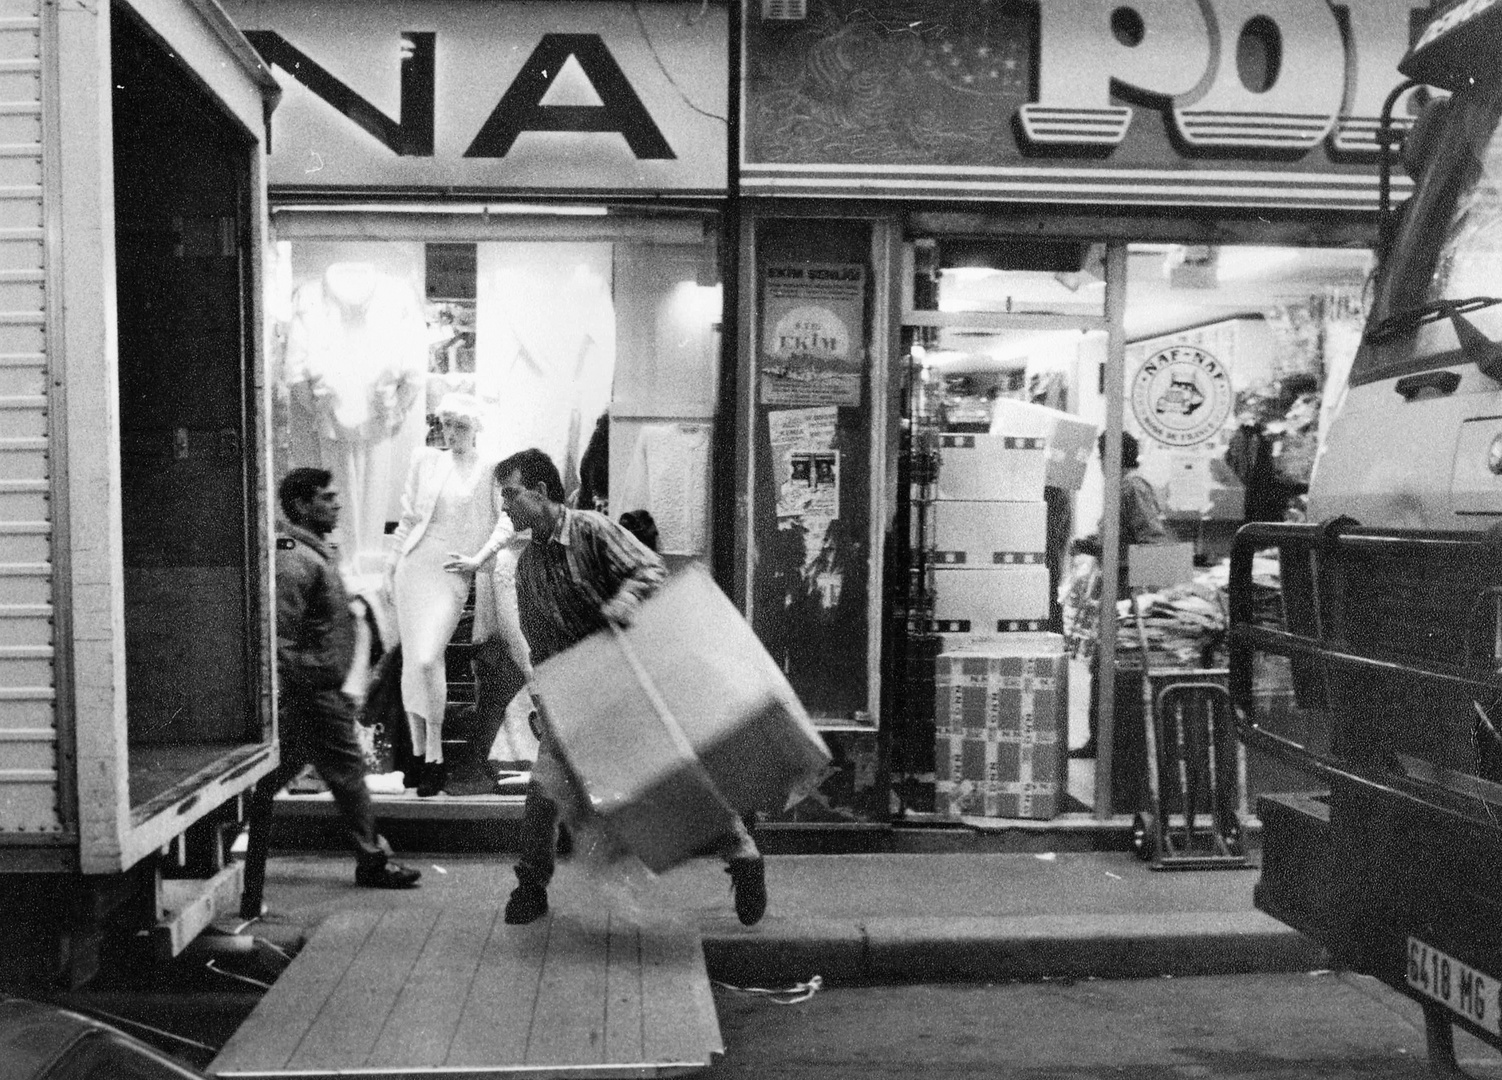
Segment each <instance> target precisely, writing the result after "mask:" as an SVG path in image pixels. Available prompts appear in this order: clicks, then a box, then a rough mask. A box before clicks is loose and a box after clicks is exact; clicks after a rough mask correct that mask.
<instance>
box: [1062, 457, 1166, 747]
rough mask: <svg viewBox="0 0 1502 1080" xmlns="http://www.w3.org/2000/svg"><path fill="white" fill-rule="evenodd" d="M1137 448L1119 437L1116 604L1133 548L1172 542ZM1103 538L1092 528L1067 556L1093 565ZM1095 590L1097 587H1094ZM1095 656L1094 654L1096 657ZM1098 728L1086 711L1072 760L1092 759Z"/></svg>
mask: <svg viewBox="0 0 1502 1080" xmlns="http://www.w3.org/2000/svg"><path fill="white" fill-rule="evenodd" d="M1096 445H1097V446H1098V448H1099V450H1100V455H1101V460H1105V454H1106V437H1105V435H1104V434H1102V435H1101V436H1100V438H1099V440H1097V443H1096ZM1139 453H1140V448H1139V445H1138V443H1137V439H1136V437H1135V436H1133V435H1132V434H1131V432H1128V431H1123V432H1122V433H1121V518H1120V526H1119V528H1120V539H1119V540H1118V542H1117V548H1116V553H1117V563H1116V565H1117V574H1116V598H1117V599H1118V600H1125V599H1129V598H1130V597H1131V595H1132V591H1131V583H1130V582H1129V580H1128V578H1127V554H1128V552H1129V551H1130V549H1131V548H1132V546H1133V545H1134V544H1170V543H1172V542H1173V540H1174V536H1173V533H1172V532H1171V531H1170V530H1169V527H1168V519H1167V518H1166V516H1165V515H1164V513H1163V504H1162V502H1160V501H1159V499H1158V492H1157V490H1156V489H1155V488H1154V487H1153V485H1152V483H1151V482H1150V481H1149V480H1148V479H1147V477H1145V476H1143V475H1142V474H1141V473H1140V472H1139V471H1138V454H1139ZM1102 535H1104V523H1102V524H1101V525H1100V526H1097V527H1096V530H1095V532H1094V533H1093V534H1092V535H1090V536H1083V537H1080V538H1079V539H1077V540H1075V541H1074V543H1073V544H1071V545H1070V552H1071V553H1072V554H1075V555H1090V556H1093V557H1094V558H1095V559H1096V560H1097V561H1099V560H1100V559H1101V558H1102V557H1103V553H1102V549H1101V539H1100V538H1101V536H1102ZM1095 587H1096V589H1099V587H1100V586H1099V584H1098V583H1097V585H1096V586H1095ZM1097 655H1098V654H1097ZM1097 663H1098V660H1096V659H1092V660H1091V677H1090V682H1091V686H1092V695H1091V696H1092V698H1093V699H1094V700H1096V701H1099V700H1100V698H1099V695H1098V694H1096V693H1095V692H1094V687H1095V686H1096V685H1097V684H1098V682H1099V677H1100V673H1099V671H1098V670H1096V665H1097ZM1098 727H1099V717H1098V716H1097V715H1096V711H1095V709H1093V708H1092V709H1091V710H1090V736H1089V738H1088V739H1087V740H1086V742H1085V744H1084V745H1083V746H1079V747H1076V748H1075V749H1073V750H1071V751H1069V756H1070V757H1072V758H1093V757H1094V756H1095V745H1096V731H1097V729H1098Z"/></svg>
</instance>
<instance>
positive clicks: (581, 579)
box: [495, 449, 767, 926]
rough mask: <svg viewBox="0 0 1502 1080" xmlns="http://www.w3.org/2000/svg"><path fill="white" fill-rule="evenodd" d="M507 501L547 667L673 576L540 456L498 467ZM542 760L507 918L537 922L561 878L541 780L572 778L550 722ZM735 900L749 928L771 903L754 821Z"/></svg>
mask: <svg viewBox="0 0 1502 1080" xmlns="http://www.w3.org/2000/svg"><path fill="white" fill-rule="evenodd" d="M495 478H496V482H497V483H498V484H500V486H501V505H502V508H503V509H504V510H505V512H506V513H507V515H509V516H510V518H511V521H512V523H513V524H514V525H515V526H516V529H517V531H518V532H520V531H522V530H524V529H525V530H531V536H532V539H531V542H530V543H529V544H528V545H527V546H526V547H525V548H524V549H523V550H522V553H521V555H520V557H519V558H518V559H517V564H516V599H517V609H518V612H519V614H520V616H521V627H522V633H523V635H525V637H526V639H527V644H528V645H529V646H530V647H531V650H532V662H533V663H536V664H540V663H542V662H543V661H544V660H546V659H548V658H549V657H550V656H554V655H556V654H558V653H560V652H563V651H564V650H565V649H567V648H569V647H570V646H572V645H575V644H577V643H578V642H580V641H583V640H584V639H585V638H587V637H589V636H590V635H591V634H595V633H598V632H599V631H602V630H606V629H607V628H608V627H610V626H612V625H614V626H620V627H624V626H626V625H628V624H629V623H630V622H631V620H632V617H633V615H634V613H635V611H636V609H637V607H638V606H639V605H640V604H641V603H642V601H643V600H645V599H646V598H647V597H649V596H650V595H651V594H652V593H653V592H654V591H655V590H656V589H657V586H658V585H660V584H661V583H662V580H663V578H664V577H665V571H664V569H663V564H662V560H661V559H660V558H659V557H658V556H657V555H656V554H655V553H653V552H652V551H649V550H648V549H647V548H646V547H645V546H644V545H642V544H641V543H640V542H638V541H637V540H636V538H635V537H633V536H632V535H631V534H630V533H628V532H627V531H626V530H625V529H623V528H621V527H620V526H619V525H616V524H615V523H614V522H612V521H611V520H610V519H609V518H607V517H605V516H604V515H603V514H598V513H595V512H594V511H592V510H574V509H571V508H569V507H568V506H565V505H564V502H563V499H564V494H563V481H562V479H561V478H560V476H559V474H558V468H557V466H556V465H554V464H553V461H552V459H551V458H549V457H548V455H547V454H545V453H544V452H543V451H541V450H536V449H532V450H523V451H521V452H520V453H516V454H512V455H511V456H510V457H508V458H506V459H505V460H503V461H502V462H501V463H500V464H498V465H497V466H496V467H495ZM537 736H538V750H537V764H536V766H535V768H534V771H533V778H532V782H531V783H530V784H529V785H528V786H527V798H526V803H525V805H524V806H523V809H522V822H521V852H520V854H519V856H518V858H517V861H516V879H517V886H516V888H515V890H513V892H512V893H511V898H510V899H509V900H508V901H507V902H506V916H505V917H506V921H507V922H508V923H512V924H520V923H530V922H533V921H535V920H537V919H540V918H542V916H544V915H546V914H547V911H548V882H549V881H551V880H552V877H553V864H554V856H555V844H556V840H557V832H558V816H559V807H558V804H557V803H556V802H555V801H554V800H553V799H551V798H550V797H549V796H548V795H547V794H545V793H544V791H543V789H542V787H541V786H540V784H539V782H538V777H539V776H543V777H547V776H550V775H551V776H557V775H561V774H562V773H563V766H562V764H561V763H560V761H559V752H558V749H557V748H556V746H554V745H553V740H552V737H551V734H550V733H549V732H548V731H547V730H546V725H545V724H544V725H543V730H540V731H539V732H538V733H537ZM721 854H722V855H723V856H724V857H725V860H726V864H727V866H726V870H727V872H728V873H729V874H730V886H731V889H732V891H733V892H734V894H735V913H736V916H737V917H738V918H739V919H740V921H741V922H742V923H744V924H745V925H747V926H750V925H752V924H754V923H756V922H757V921H758V920H760V919H761V917H762V914H763V913H764V912H765V911H766V907H767V887H766V873H765V864H764V862H763V860H762V857H761V853H760V852H759V851H758V850H757V848H756V843H755V841H754V840H752V838H751V834H750V832H749V831H748V830H747V829H746V827H745V824H744V823H743V822H742V821H741V820H740V819H739V818H736V821H735V836H734V838H733V840H732V841H731V842H730V843H729V844H727V846H726V849H725V850H724V851H723V852H722V853H721Z"/></svg>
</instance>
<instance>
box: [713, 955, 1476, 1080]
mask: <svg viewBox="0 0 1502 1080" xmlns="http://www.w3.org/2000/svg"><path fill="white" fill-rule="evenodd" d="M715 1001H716V1004H717V1005H718V1007H719V1013H720V1025H721V1029H722V1032H723V1034H724V1037H725V1046H726V1054H725V1057H724V1058H723V1059H722V1060H721V1061H719V1062H718V1063H717V1064H716V1065H715V1067H714V1068H712V1069H711V1070H709V1071H708V1072H706V1073H702V1074H700V1075H703V1076H705V1077H713V1078H716V1080H729V1078H733V1077H735V1078H739V1077H744V1078H746V1080H752V1078H754V1080H846V1078H849V1080H879V1078H884V1077H922V1078H923V1080H960V1078H966V1080H968V1078H974V1077H981V1076H985V1077H1001V1078H1006V1080H1093V1078H1097V1077H1099V1078H1102V1080H1104V1078H1110V1080H1177V1078H1180V1077H1183V1078H1186V1080H1187V1078H1214V1080H1309V1078H1319V1080H1347V1078H1349V1080H1358V1078H1359V1080H1419V1078H1421V1077H1426V1076H1429V1075H1430V1074H1429V1072H1428V1068H1427V1064H1426V1059H1425V1055H1424V1032H1423V1028H1422V1022H1421V1020H1420V1019H1419V1015H1418V1012H1417V1008H1416V1007H1415V1006H1412V1005H1411V1004H1410V1003H1409V1002H1408V1001H1407V1000H1406V999H1404V998H1402V997H1401V996H1400V995H1398V994H1396V993H1394V992H1392V991H1390V990H1388V989H1387V988H1386V987H1383V986H1380V985H1378V984H1376V983H1374V982H1373V981H1372V980H1369V979H1364V978H1360V977H1356V976H1349V975H1336V974H1333V973H1328V972H1321V973H1314V974H1306V975H1236V976H1224V977H1208V978H1186V979H1141V980H1120V981H1115V980H1100V981H1085V982H1078V983H1066V982H1049V983H1030V984H1012V985H993V986H983V985H963V984H950V985H928V986H887V987H869V988H833V989H825V990H822V991H820V992H819V993H817V994H815V995H814V997H813V998H812V999H810V1000H809V1001H806V1002H803V1003H801V1004H797V1005H789V1006H781V1005H776V1004H773V1003H771V1002H769V1001H767V1000H766V999H765V998H761V997H756V996H752V995H748V994H744V993H737V992H733V991H727V990H724V989H717V990H716V992H715ZM1456 1053H1457V1056H1458V1057H1459V1059H1460V1061H1461V1064H1462V1067H1464V1068H1466V1069H1467V1070H1468V1071H1469V1072H1470V1073H1471V1074H1472V1075H1473V1076H1476V1077H1478V1078H1482V1077H1485V1078H1494V1077H1502V1057H1499V1056H1498V1055H1497V1053H1496V1052H1495V1051H1493V1050H1491V1049H1490V1048H1489V1047H1487V1046H1485V1045H1483V1044H1482V1043H1480V1042H1478V1041H1476V1040H1473V1039H1470V1038H1467V1037H1457V1039H1456Z"/></svg>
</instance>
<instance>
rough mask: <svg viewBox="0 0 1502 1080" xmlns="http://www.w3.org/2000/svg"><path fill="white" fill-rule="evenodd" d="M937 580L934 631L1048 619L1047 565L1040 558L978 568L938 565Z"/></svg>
mask: <svg viewBox="0 0 1502 1080" xmlns="http://www.w3.org/2000/svg"><path fill="white" fill-rule="evenodd" d="M933 584H934V614H933V617H934V624H935V625H934V626H933V627H931V628H930V629H931V630H932V631H933V632H934V633H938V634H998V633H1008V632H1011V631H1017V630H1039V629H1042V628H1043V625H1044V624H1045V623H1046V622H1047V620H1048V567H1046V566H1044V565H1043V564H1042V563H1041V562H1040V563H1033V564H1024V565H1018V566H991V567H987V568H986V569H979V570H971V569H964V568H953V569H952V568H950V567H947V566H941V567H936V568H935V569H934V571H933Z"/></svg>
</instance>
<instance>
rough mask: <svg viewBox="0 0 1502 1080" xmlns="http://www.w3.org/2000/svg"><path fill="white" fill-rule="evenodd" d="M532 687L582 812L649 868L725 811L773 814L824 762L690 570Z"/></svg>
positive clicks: (777, 684)
mask: <svg viewBox="0 0 1502 1080" xmlns="http://www.w3.org/2000/svg"><path fill="white" fill-rule="evenodd" d="M534 689H535V692H536V694H537V696H538V698H539V699H540V701H541V702H542V704H543V706H544V711H545V713H546V715H547V721H548V723H549V724H550V725H551V728H552V731H553V735H554V738H555V739H556V741H557V743H558V745H559V747H560V748H561V750H562V751H563V755H564V757H565V759H566V760H567V763H568V765H569V768H570V770H571V771H572V773H573V774H574V777H575V778H576V780H577V782H578V786H579V787H580V789H581V790H582V793H583V796H584V798H585V799H586V801H587V802H588V805H589V807H590V809H591V810H592V811H593V813H594V814H596V815H598V817H599V819H600V820H601V821H602V823H603V824H604V826H605V828H606V829H607V831H609V832H610V834H611V835H612V836H613V837H614V838H615V839H616V840H618V841H619V842H620V843H621V844H623V845H624V846H625V847H627V848H628V849H629V850H631V851H632V852H633V853H635V854H636V855H637V856H638V857H639V858H640V859H641V860H642V862H644V863H645V864H646V865H647V866H648V867H649V868H650V869H652V870H654V871H657V872H661V871H663V870H666V869H669V868H670V867H673V866H676V865H677V864H679V863H681V862H683V861H685V860H686V859H689V858H692V857H694V856H695V855H698V854H702V853H705V852H707V851H709V850H712V849H713V848H714V847H715V846H716V845H717V844H719V843H721V842H723V841H724V840H725V839H726V838H727V837H728V836H729V835H730V830H731V829H732V828H733V815H734V814H736V813H744V812H746V811H750V810H758V811H771V812H780V811H783V810H785V809H786V808H787V807H788V806H790V805H792V804H793V803H795V802H797V801H798V800H800V799H802V798H803V797H804V796H806V795H807V794H808V793H809V791H811V790H812V789H813V788H814V786H815V785H817V783H818V782H819V780H820V779H821V778H822V777H823V775H824V773H825V770H826V768H827V766H828V764H829V751H828V750H827V749H826V748H825V746H824V743H823V741H822V740H821V739H820V737H819V733H818V732H817V731H816V730H815V729H814V726H813V724H812V722H811V721H810V720H809V718H808V714H807V713H806V712H805V711H804V709H803V706H802V705H801V704H800V703H799V701H798V698H797V697H796V696H795V695H794V693H793V690H792V687H791V686H789V685H788V682H787V680H786V679H785V678H784V677H783V675H782V672H781V671H779V670H778V668H777V665H776V663H775V662H774V661H773V660H772V658H771V656H769V655H768V654H767V651H766V650H765V649H764V648H763V647H762V645H761V642H760V641H759V640H758V639H757V637H756V635H755V634H754V633H753V632H752V630H751V628H750V626H748V625H747V624H746V621H745V620H744V619H743V618H742V617H741V615H740V613H739V612H738V611H736V609H735V607H734V605H732V604H731V603H730V601H729V600H728V599H727V598H726V597H725V595H724V594H723V593H722V592H720V590H719V588H718V587H716V586H715V584H714V582H712V581H711V580H710V578H709V576H708V574H706V573H705V572H704V571H703V570H701V569H699V568H698V567H693V566H691V567H689V568H687V569H685V570H683V571H681V572H680V573H678V574H677V575H675V576H674V577H673V578H671V579H670V580H669V581H668V582H667V583H666V584H665V585H664V586H663V587H662V589H661V590H659V591H658V593H657V594H656V595H655V596H653V597H652V598H651V599H650V600H648V601H647V602H646V603H645V604H644V605H642V608H641V610H640V611H639V612H638V614H637V617H636V620H635V621H634V622H633V623H632V625H631V626H630V628H629V629H627V630H625V631H611V632H609V633H601V634H596V635H594V636H593V637H590V638H588V639H586V640H584V641H582V642H580V643H579V644H578V645H576V646H574V647H573V648H572V649H569V650H567V651H566V652H563V653H560V654H559V655H558V656H555V657H552V658H550V659H549V660H548V661H547V662H546V663H543V664H541V665H539V666H538V668H537V672H536V677H535V680H534Z"/></svg>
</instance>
